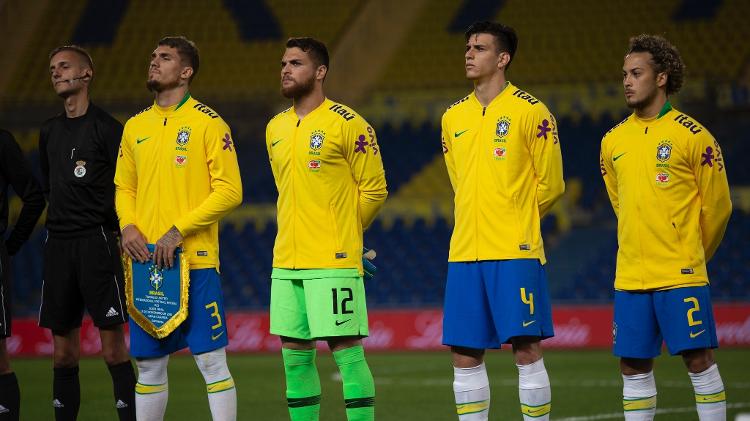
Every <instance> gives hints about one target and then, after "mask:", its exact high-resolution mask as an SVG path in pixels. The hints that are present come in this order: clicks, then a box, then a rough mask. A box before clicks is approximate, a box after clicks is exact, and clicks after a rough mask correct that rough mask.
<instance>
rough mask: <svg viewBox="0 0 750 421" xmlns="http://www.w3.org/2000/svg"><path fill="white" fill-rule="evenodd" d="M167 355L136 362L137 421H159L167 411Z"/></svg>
mask: <svg viewBox="0 0 750 421" xmlns="http://www.w3.org/2000/svg"><path fill="white" fill-rule="evenodd" d="M168 362H169V355H165V356H163V357H159V358H148V359H140V360H136V362H135V365H136V366H137V367H138V383H136V385H135V418H136V419H137V420H138V421H161V420H163V419H164V412H165V411H166V410H167V398H168V397H169V387H168V384H167V363H168Z"/></svg>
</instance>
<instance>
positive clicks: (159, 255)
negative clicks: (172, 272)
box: [154, 226, 182, 268]
mask: <svg viewBox="0 0 750 421" xmlns="http://www.w3.org/2000/svg"><path fill="white" fill-rule="evenodd" d="M180 243H182V234H181V233H180V230H178V229H177V227H174V226H173V227H172V228H170V229H169V231H167V233H166V234H164V235H163V236H162V237H161V238H160V239H159V241H157V242H156V247H154V263H155V264H156V266H158V267H159V268H164V267H167V268H171V267H172V266H174V251H175V250H176V249H177V246H179V245H180Z"/></svg>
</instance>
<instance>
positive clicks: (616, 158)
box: [612, 152, 627, 161]
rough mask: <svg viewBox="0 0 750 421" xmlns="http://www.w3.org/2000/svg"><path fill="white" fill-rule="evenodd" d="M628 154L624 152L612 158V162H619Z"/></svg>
mask: <svg viewBox="0 0 750 421" xmlns="http://www.w3.org/2000/svg"><path fill="white" fill-rule="evenodd" d="M626 153H627V152H623V153H621V154H619V155H617V156H616V157H614V158H612V161H617V160H618V159H620V157H621V156H623V155H625V154H626Z"/></svg>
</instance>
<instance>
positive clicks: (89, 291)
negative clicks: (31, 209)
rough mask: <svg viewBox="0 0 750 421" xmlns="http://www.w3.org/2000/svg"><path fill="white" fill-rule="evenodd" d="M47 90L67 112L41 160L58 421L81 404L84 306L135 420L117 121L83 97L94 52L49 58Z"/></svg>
mask: <svg viewBox="0 0 750 421" xmlns="http://www.w3.org/2000/svg"><path fill="white" fill-rule="evenodd" d="M49 71H50V77H51V79H52V86H53V88H54V90H55V92H56V93H57V95H58V96H60V97H61V98H62V99H63V100H64V105H65V112H64V113H62V114H60V115H58V116H56V117H53V118H51V119H49V120H47V121H46V122H44V124H43V125H42V128H41V133H40V136H39V156H40V158H39V159H40V161H41V166H42V187H43V189H44V192H45V194H47V197H48V200H49V209H48V210H47V224H46V225H47V231H48V237H47V240H46V242H45V246H44V283H43V286H42V305H41V308H40V310H39V325H40V326H42V327H45V328H48V329H51V330H52V334H53V338H54V381H53V386H52V393H53V400H52V404H53V406H54V408H55V419H56V420H57V421H63V420H64V421H67V420H75V419H76V417H77V415H78V408H79V406H80V400H81V396H80V384H79V381H78V360H79V356H80V327H81V319H82V317H83V312H84V308H85V309H86V310H88V313H89V315H90V316H91V318H92V319H93V321H94V324H95V325H96V326H97V327H98V328H99V334H100V336H101V340H102V356H103V357H104V361H105V362H106V363H107V366H108V367H109V372H110V374H111V376H112V383H113V386H114V403H115V407H116V408H117V413H118V415H119V417H120V420H135V373H134V371H133V366H132V364H131V362H130V358H129V355H128V351H127V347H126V345H125V337H124V333H123V324H124V323H126V322H127V320H128V316H127V309H126V303H125V291H124V279H123V278H124V277H123V271H122V263H121V261H120V249H119V245H118V239H117V235H118V226H119V225H118V221H117V214H116V213H115V200H114V197H115V185H114V175H115V163H116V160H117V153H118V149H119V146H120V138H121V136H122V124H120V123H119V122H118V121H117V120H115V119H114V118H112V116H110V115H109V114H107V113H106V112H104V111H103V110H102V109H100V108H98V107H97V106H95V105H94V104H92V103H91V102H90V101H89V85H90V83H91V81H92V79H93V76H94V66H93V63H92V61H91V56H89V54H88V53H87V52H86V51H85V50H84V49H82V48H80V47H78V46H62V47H58V48H56V49H54V50H53V51H52V52H51V53H50V67H49Z"/></svg>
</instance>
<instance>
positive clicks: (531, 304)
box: [521, 288, 534, 314]
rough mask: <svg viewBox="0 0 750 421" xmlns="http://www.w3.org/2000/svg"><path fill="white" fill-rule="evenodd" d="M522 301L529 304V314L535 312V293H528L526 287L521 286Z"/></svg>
mask: <svg viewBox="0 0 750 421" xmlns="http://www.w3.org/2000/svg"><path fill="white" fill-rule="evenodd" d="M521 301H522V302H523V303H524V304H526V305H528V306H529V314H534V294H533V293H531V292H530V293H529V295H528V296H527V295H526V288H521Z"/></svg>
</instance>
